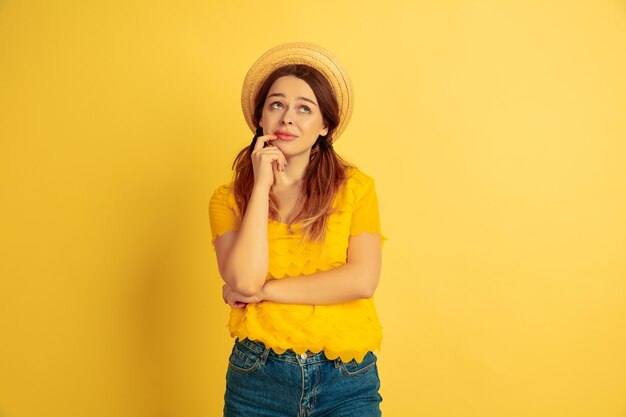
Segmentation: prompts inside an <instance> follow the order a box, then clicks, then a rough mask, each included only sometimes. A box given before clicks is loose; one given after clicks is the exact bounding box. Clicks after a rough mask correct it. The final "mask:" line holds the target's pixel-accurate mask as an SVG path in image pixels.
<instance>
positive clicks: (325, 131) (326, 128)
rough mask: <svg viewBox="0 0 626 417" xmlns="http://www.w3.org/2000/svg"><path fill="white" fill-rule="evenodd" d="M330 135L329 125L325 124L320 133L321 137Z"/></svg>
mask: <svg viewBox="0 0 626 417" xmlns="http://www.w3.org/2000/svg"><path fill="white" fill-rule="evenodd" d="M326 135H328V123H326V122H324V127H323V128H322V130H321V131H320V136H326Z"/></svg>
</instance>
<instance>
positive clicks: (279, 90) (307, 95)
mask: <svg viewBox="0 0 626 417" xmlns="http://www.w3.org/2000/svg"><path fill="white" fill-rule="evenodd" d="M259 125H260V126H261V127H262V128H263V134H265V135H267V134H274V135H276V136H278V139H276V140H273V141H272V142H271V143H272V145H274V146H276V147H278V148H279V149H280V150H281V152H282V153H283V154H284V155H285V157H287V158H289V157H292V156H296V155H300V154H309V153H310V151H311V148H312V147H313V145H314V144H315V141H316V140H317V137H318V136H320V135H322V136H324V135H326V134H327V133H328V126H327V125H326V123H325V122H324V120H323V118H322V111H321V109H320V108H319V107H318V103H317V99H316V98H315V94H314V93H313V90H312V89H311V87H309V85H308V84H307V83H306V82H305V81H304V80H302V79H300V78H297V77H295V76H293V75H286V76H284V77H280V78H278V79H277V80H276V81H274V84H272V87H270V90H269V91H268V93H267V97H266V99H265V104H264V105H263V112H262V113H261V119H260V120H259Z"/></svg>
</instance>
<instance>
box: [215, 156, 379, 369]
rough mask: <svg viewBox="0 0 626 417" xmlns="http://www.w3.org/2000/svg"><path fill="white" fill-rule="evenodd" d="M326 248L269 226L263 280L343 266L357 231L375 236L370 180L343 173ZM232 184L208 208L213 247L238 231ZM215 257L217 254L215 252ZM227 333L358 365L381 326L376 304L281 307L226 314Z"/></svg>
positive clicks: (295, 231) (264, 305) (281, 226)
mask: <svg viewBox="0 0 626 417" xmlns="http://www.w3.org/2000/svg"><path fill="white" fill-rule="evenodd" d="M333 208H335V211H334V212H333V214H331V215H330V218H329V220H328V223H327V231H326V235H325V239H324V243H323V245H320V244H315V243H313V242H310V241H308V240H305V241H304V243H300V238H301V236H302V233H303V232H302V231H301V230H300V229H299V227H298V226H299V224H298V223H296V224H294V225H292V232H290V231H289V229H288V226H287V224H285V223H280V222H277V221H274V220H271V219H269V220H268V238H269V243H268V244H269V272H268V276H267V278H266V279H281V278H285V277H292V276H298V275H310V274H314V273H315V272H318V271H325V270H328V269H331V268H335V267H338V266H341V265H343V264H345V263H346V256H347V250H348V239H349V237H350V236H355V235H358V234H360V233H362V232H369V233H379V234H380V235H381V237H382V239H383V242H384V240H386V239H387V238H386V237H384V236H383V235H382V233H381V232H380V220H379V215H378V200H377V196H376V190H375V188H374V180H373V179H372V178H371V177H369V176H368V175H366V174H364V173H363V172H362V171H360V170H359V169H358V168H349V169H348V179H347V180H346V182H345V184H344V186H343V187H342V188H341V189H340V190H339V191H338V193H337V195H336V197H335V200H334V201H333ZM238 212H239V210H238V208H237V205H236V204H235V199H234V195H233V192H232V188H231V185H230V184H226V185H222V186H220V187H218V188H217V190H215V192H214V193H213V196H212V197H211V201H210V203H209V218H210V223H211V232H212V242H214V241H215V238H216V237H217V236H219V235H222V234H224V233H226V232H227V231H229V230H234V231H236V230H238V229H239V222H238V220H237V218H238V217H237V214H238ZM213 250H215V248H213ZM228 328H229V331H230V335H231V337H235V336H236V337H238V338H239V339H240V340H241V339H244V338H246V337H247V338H249V339H251V340H258V341H261V342H263V343H264V344H265V346H266V347H269V348H272V349H273V350H274V351H275V352H276V353H279V354H280V353H283V352H285V351H286V350H287V349H292V350H293V351H294V352H296V353H297V354H301V353H304V352H306V351H307V350H310V351H312V352H315V353H317V352H320V351H322V350H323V351H324V354H325V355H326V357H327V358H328V359H336V358H338V357H340V358H341V360H342V361H344V362H349V361H350V360H352V359H353V358H354V359H355V360H356V361H357V362H361V361H362V360H363V357H364V356H365V354H366V353H367V352H368V351H370V350H371V351H373V350H376V351H379V350H380V346H381V341H382V326H381V325H380V323H379V320H378V315H377V313H376V308H375V305H374V298H373V297H372V298H368V299H358V300H353V301H348V302H343V303H339V304H332V305H301V304H280V303H274V302H270V301H263V302H260V303H256V304H248V305H247V306H246V308H245V309H238V308H231V312H230V320H229V323H228Z"/></svg>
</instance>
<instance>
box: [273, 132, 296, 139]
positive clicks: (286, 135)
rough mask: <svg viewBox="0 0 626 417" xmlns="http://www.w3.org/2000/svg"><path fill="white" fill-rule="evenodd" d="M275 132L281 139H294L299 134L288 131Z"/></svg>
mask: <svg viewBox="0 0 626 417" xmlns="http://www.w3.org/2000/svg"><path fill="white" fill-rule="evenodd" d="M274 134H275V135H276V137H277V138H278V139H281V140H294V139H296V138H297V136H295V135H292V134H291V133H287V132H274Z"/></svg>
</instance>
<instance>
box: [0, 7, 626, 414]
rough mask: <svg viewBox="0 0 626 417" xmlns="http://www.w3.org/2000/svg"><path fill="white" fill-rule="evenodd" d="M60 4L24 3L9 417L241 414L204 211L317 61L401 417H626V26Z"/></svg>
mask: <svg viewBox="0 0 626 417" xmlns="http://www.w3.org/2000/svg"><path fill="white" fill-rule="evenodd" d="M39 3H40V4H37V2H27V1H17V0H4V1H1V2H0V181H1V184H0V185H1V194H0V234H1V236H2V248H1V252H0V253H1V254H2V255H1V256H2V261H1V262H0V416H2V417H40V416H47V417H85V416H89V417H118V416H119V417H144V416H145V417H165V416H172V417H179V416H180V417H182V416H184V417H196V416H197V417H200V416H210V417H213V416H220V415H221V407H222V399H223V390H224V383H225V380H224V377H225V373H226V365H227V358H228V354H229V353H230V349H231V346H232V340H231V339H230V337H229V335H228V330H227V328H226V323H227V318H228V308H227V307H226V305H225V304H223V302H222V299H221V293H220V291H221V280H220V278H219V276H218V275H217V268H216V263H215V259H214V258H215V256H214V253H213V252H212V250H211V246H210V231H209V224H208V214H207V206H208V200H209V197H210V195H211V193H212V191H213V189H214V188H215V187H216V186H218V185H219V184H221V183H223V182H224V181H226V180H227V179H228V178H229V175H230V165H231V162H232V160H233V158H234V156H235V153H236V152H237V151H238V150H239V149H240V148H241V147H243V146H244V145H246V144H247V143H248V142H249V140H250V138H251V134H250V132H249V131H248V128H247V126H246V125H245V123H244V120H243V117H242V115H241V110H240V104H239V94H240V88H241V83H242V81H243V77H244V75H245V73H246V71H247V69H248V68H249V66H250V65H251V64H252V62H253V61H254V60H255V59H256V58H257V57H258V56H259V55H260V54H261V53H262V52H264V51H265V50H267V49H269V48H270V47H272V46H275V45H276V44H278V43H282V42H287V41H298V40H302V41H311V42H315V43H318V44H320V45H322V46H324V47H327V48H328V49H330V50H331V51H333V52H334V53H335V54H336V55H337V56H339V57H340V58H341V60H342V61H343V63H344V64H345V66H346V67H347V69H348V71H349V72H350V73H351V75H352V78H353V82H354V87H355V92H356V100H357V101H356V107H355V113H354V116H353V119H352V122H351V125H350V126H349V128H348V130H347V131H346V132H345V135H344V136H343V137H342V138H341V140H340V141H339V142H338V143H337V146H336V148H337V149H338V151H339V152H340V153H341V154H342V155H344V156H345V157H346V158H348V159H349V160H351V161H353V162H355V163H357V164H358V165H359V166H360V167H361V168H362V169H363V170H364V171H365V172H367V173H368V174H370V175H372V176H374V177H375V179H376V184H377V189H378V193H379V197H380V211H381V216H382V225H383V229H384V232H385V233H386V234H387V235H388V236H389V238H390V240H389V241H388V242H387V243H386V245H385V249H384V266H383V276H382V279H381V283H380V286H379V288H378V291H377V294H376V302H377V307H378V310H379V315H380V319H381V322H382V324H383V331H384V340H383V350H382V351H381V352H380V354H379V371H380V376H381V381H382V388H381V394H382V396H383V403H382V407H383V412H384V414H385V415H387V416H428V417H522V416H524V417H526V416H528V417H560V416H562V417H578V416H580V417H618V416H624V415H626V378H624V375H626V353H625V352H626V331H625V329H626V215H625V214H624V213H626V171H625V165H626V118H625V117H624V115H625V114H626V77H625V74H626V49H625V48H624V45H625V44H626V3H624V1H617V0H613V1H609V0H605V1H591V0H589V1H573V2H572V1H540V0H534V1H531V0H526V1H522V0H520V1H506V2H504V1H486V0H475V1H469V0H467V1H461V0H445V1H444V0H440V1H425V0H424V1H395V2H390V3H388V4H386V3H384V2H376V3H372V4H369V5H368V4H367V3H363V2H362V1H357V0H354V1H327V0H318V1H308V2H293V1H275V2H252V1H250V2H243V1H232V2H217V1H216V2H208V1H187V2H185V3H181V2H178V3H177V2H166V1H143V2H141V1H131V2H128V1H72V2H69V1H66V2H39ZM63 3H65V4H63ZM261 3H262V4H261Z"/></svg>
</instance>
